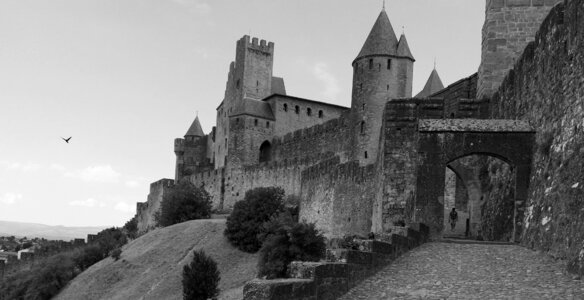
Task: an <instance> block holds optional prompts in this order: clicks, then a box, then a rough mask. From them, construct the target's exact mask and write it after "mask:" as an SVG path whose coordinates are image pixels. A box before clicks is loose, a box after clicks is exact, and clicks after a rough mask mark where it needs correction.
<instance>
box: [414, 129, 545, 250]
mask: <svg viewBox="0 0 584 300" xmlns="http://www.w3.org/2000/svg"><path fill="white" fill-rule="evenodd" d="M418 138H419V139H418V149H417V150H418V165H417V176H416V196H415V203H414V212H413V219H414V221H416V222H422V223H426V224H428V225H429V226H430V228H431V234H432V236H434V237H437V236H440V235H441V230H442V229H441V228H442V223H443V218H444V216H443V209H444V205H443V198H444V170H445V168H446V166H447V165H448V164H449V163H452V162H453V161H455V160H457V159H459V158H462V157H465V156H469V155H473V154H478V155H488V156H494V157H497V158H499V159H501V160H503V161H505V162H507V163H509V164H510V165H511V166H512V167H513V169H514V172H515V191H516V192H515V214H514V222H513V224H514V230H513V232H514V233H513V236H514V238H515V239H516V238H517V233H519V232H520V228H515V227H516V226H520V224H521V221H522V219H523V215H522V213H521V212H522V208H523V205H524V202H525V200H526V199H527V191H528V188H529V176H530V168H531V160H532V147H533V143H534V131H533V129H532V128H531V127H530V126H529V124H527V123H526V122H522V121H515V120H477V119H449V120H440V119H438V120H419V122H418Z"/></svg>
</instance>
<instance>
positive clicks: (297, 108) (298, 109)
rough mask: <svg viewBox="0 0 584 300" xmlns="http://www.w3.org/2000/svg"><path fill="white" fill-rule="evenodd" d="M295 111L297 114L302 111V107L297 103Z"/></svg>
mask: <svg viewBox="0 0 584 300" xmlns="http://www.w3.org/2000/svg"><path fill="white" fill-rule="evenodd" d="M294 111H295V112H296V114H299V113H300V107H299V106H298V105H296V107H294Z"/></svg>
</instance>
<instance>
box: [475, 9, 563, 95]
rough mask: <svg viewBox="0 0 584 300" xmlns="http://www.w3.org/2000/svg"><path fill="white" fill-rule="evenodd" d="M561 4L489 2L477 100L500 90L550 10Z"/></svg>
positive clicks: (484, 29)
mask: <svg viewBox="0 0 584 300" xmlns="http://www.w3.org/2000/svg"><path fill="white" fill-rule="evenodd" d="M560 2H562V0H487V1H486V15H485V24H484V25H483V33H482V35H483V42H482V57H481V65H480V67H479V82H478V98H479V99H483V98H488V97H491V96H492V95H493V93H494V92H495V91H496V90H497V88H498V87H499V85H500V84H501V82H502V81H503V79H504V78H505V75H507V72H508V71H509V70H510V69H511V68H512V67H513V64H514V62H515V60H516V59H517V58H518V57H519V56H520V55H521V53H522V52H523V49H525V46H527V44H528V43H529V42H530V41H533V38H534V37H535V33H536V31H537V30H538V28H539V25H540V24H541V22H542V21H543V19H544V18H545V17H546V16H547V14H548V13H549V11H550V9H551V8H552V7H553V6H554V5H556V4H557V3H560Z"/></svg>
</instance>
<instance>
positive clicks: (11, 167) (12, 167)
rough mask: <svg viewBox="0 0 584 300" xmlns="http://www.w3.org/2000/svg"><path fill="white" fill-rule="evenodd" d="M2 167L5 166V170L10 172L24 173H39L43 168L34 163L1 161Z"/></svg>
mask: <svg viewBox="0 0 584 300" xmlns="http://www.w3.org/2000/svg"><path fill="white" fill-rule="evenodd" d="M0 166H3V167H4V169H5V170H8V171H22V172H30V171H38V170H39V169H40V168H41V165H39V164H35V163H32V162H26V163H20V162H8V161H0Z"/></svg>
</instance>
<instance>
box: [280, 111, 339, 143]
mask: <svg viewBox="0 0 584 300" xmlns="http://www.w3.org/2000/svg"><path fill="white" fill-rule="evenodd" d="M346 127H347V124H346V122H345V120H344V118H343V117H341V118H338V119H332V120H330V121H327V122H325V123H322V124H318V125H315V126H312V127H309V128H304V129H299V130H296V131H294V132H290V133H288V134H286V135H284V136H283V137H278V138H274V139H273V143H274V145H283V144H288V143H295V142H297V141H299V140H303V139H308V138H312V137H315V136H319V135H323V134H327V133H331V132H335V131H339V130H341V129H343V128H346Z"/></svg>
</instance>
